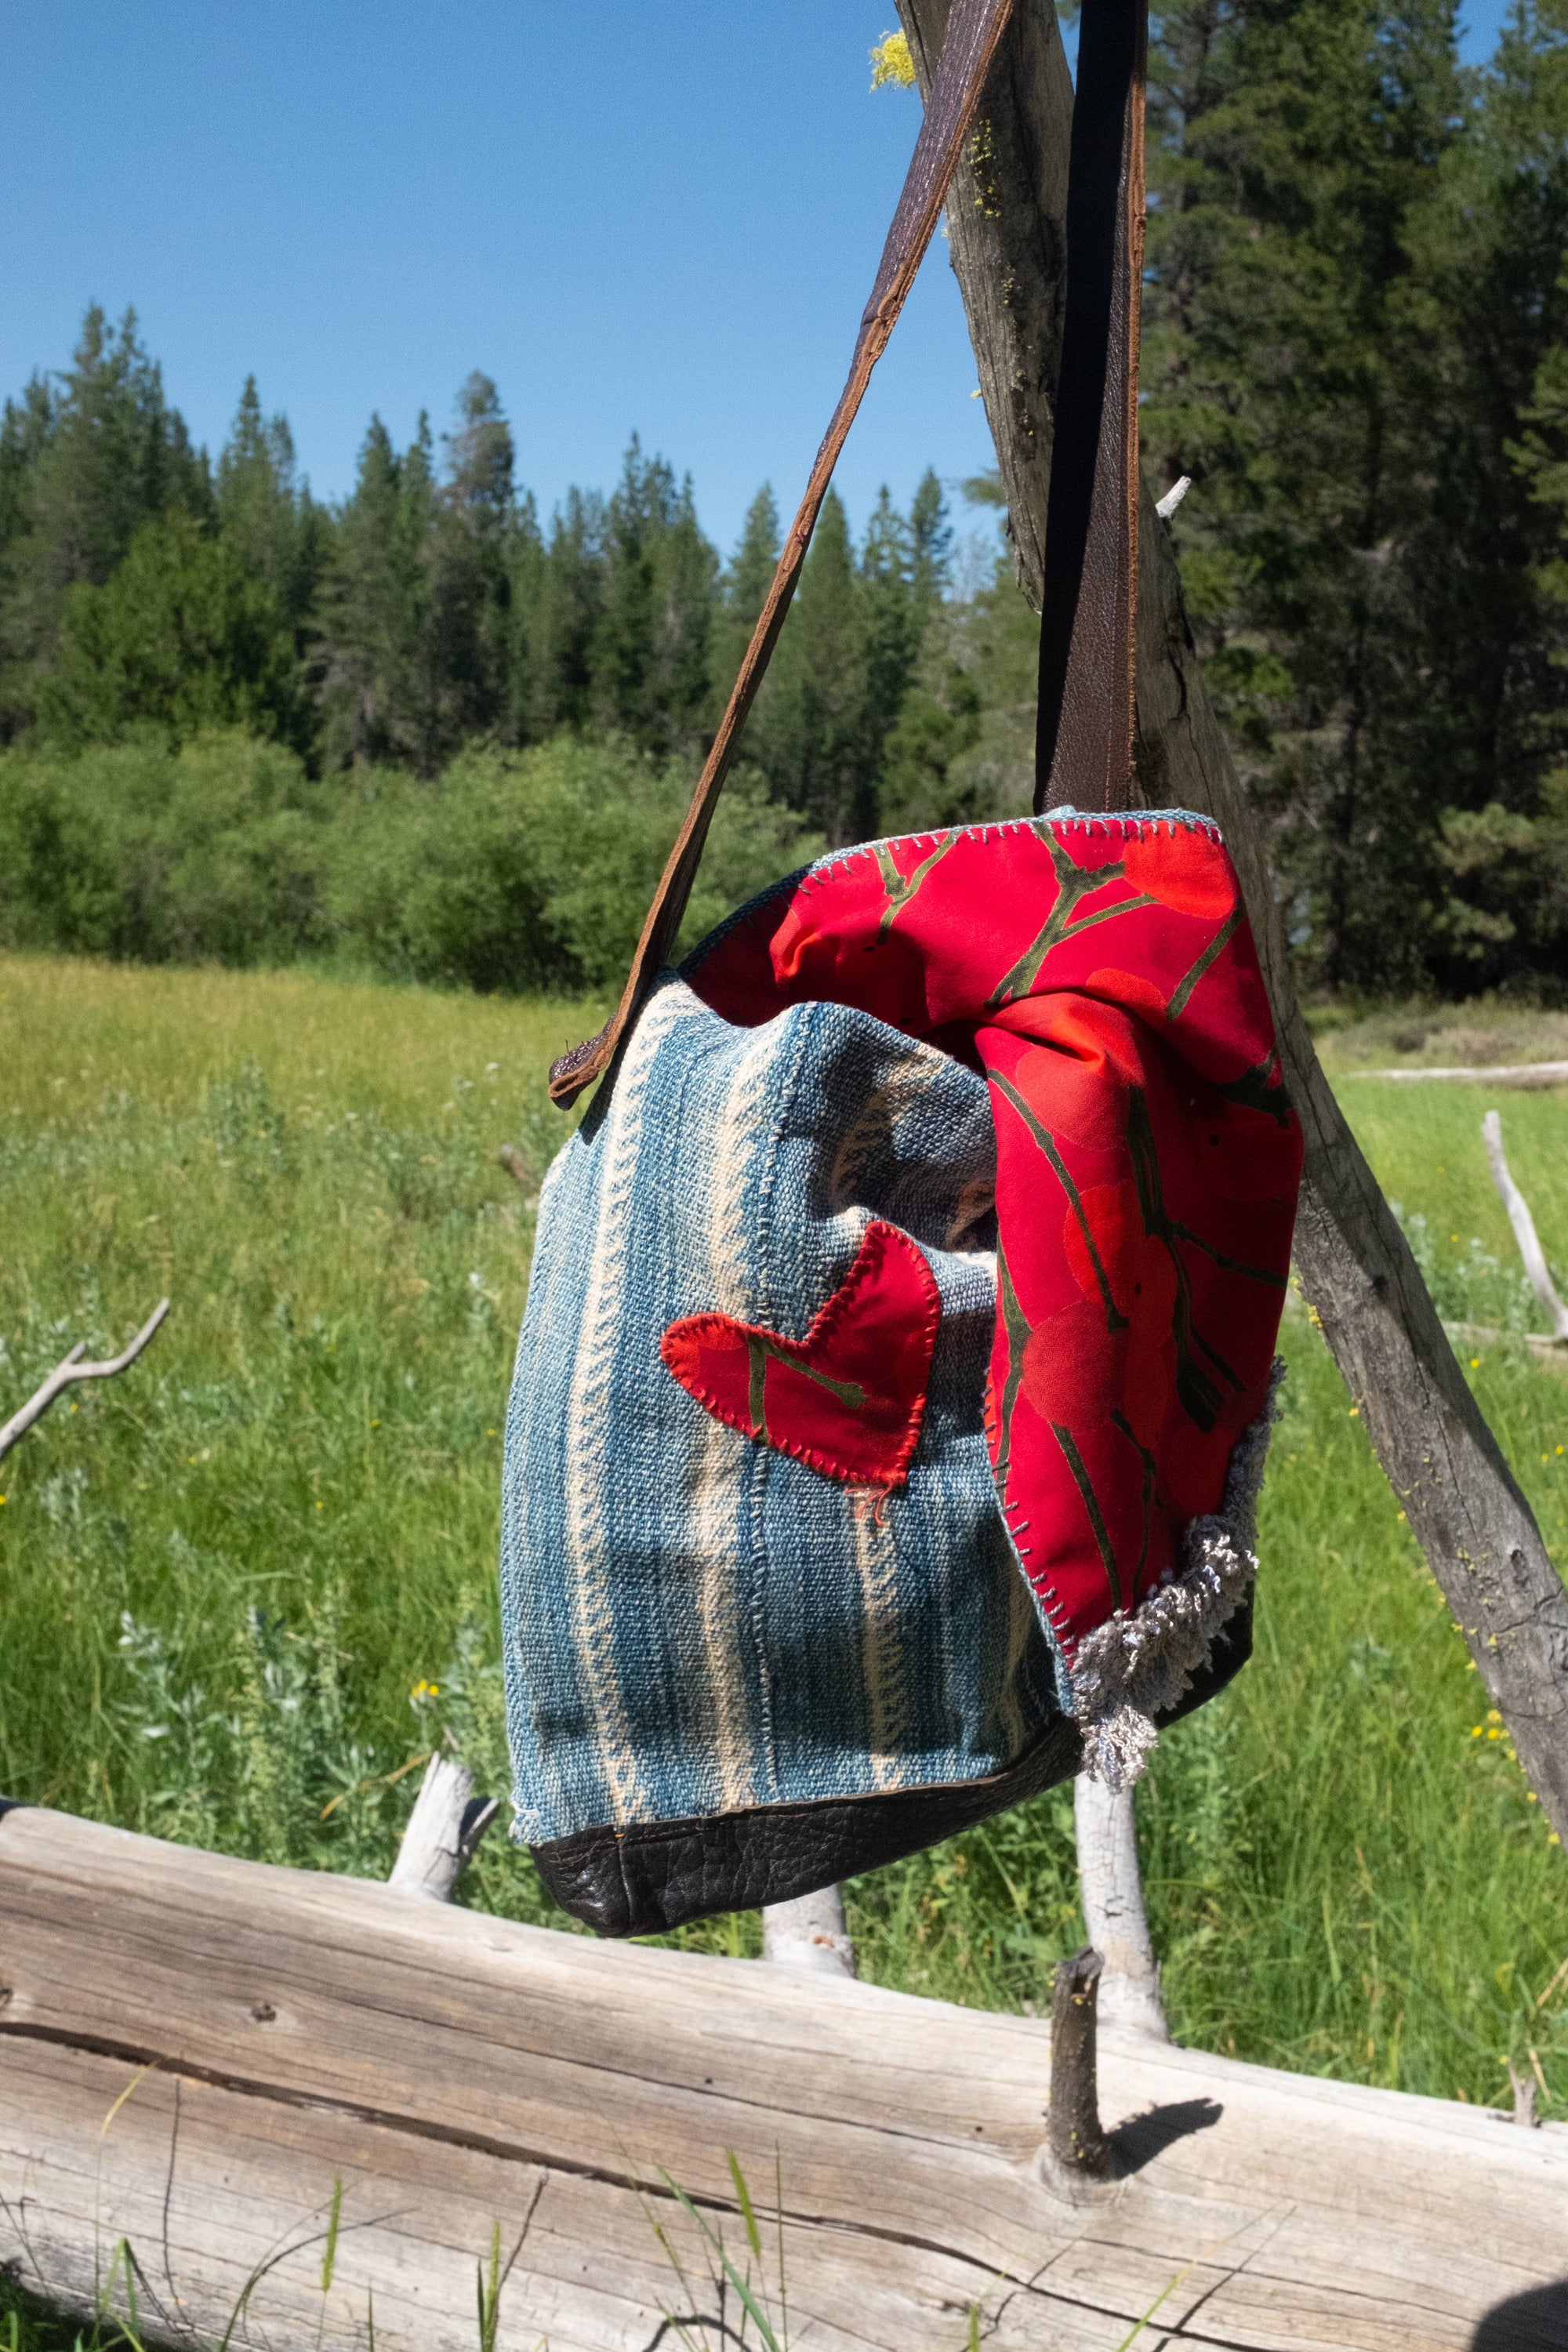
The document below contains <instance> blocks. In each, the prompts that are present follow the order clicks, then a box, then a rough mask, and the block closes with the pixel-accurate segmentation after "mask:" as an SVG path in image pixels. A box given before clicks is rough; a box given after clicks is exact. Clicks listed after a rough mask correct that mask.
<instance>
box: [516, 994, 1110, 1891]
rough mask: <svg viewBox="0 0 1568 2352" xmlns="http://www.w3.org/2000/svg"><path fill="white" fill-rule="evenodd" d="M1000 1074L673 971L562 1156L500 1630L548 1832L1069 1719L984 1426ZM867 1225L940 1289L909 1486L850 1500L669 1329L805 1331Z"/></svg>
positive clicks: (985, 1765)
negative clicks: (755, 1020)
mask: <svg viewBox="0 0 1568 2352" xmlns="http://www.w3.org/2000/svg"><path fill="white" fill-rule="evenodd" d="M994 1172H995V1143H994V1129H993V1121H992V1113H991V1107H990V1101H989V1097H988V1094H987V1090H986V1087H985V1085H984V1080H983V1079H982V1078H981V1077H980V1076H978V1075H976V1074H975V1073H974V1072H973V1071H971V1070H969V1069H966V1068H964V1067H963V1066H962V1065H961V1064H960V1063H958V1062H957V1061H955V1060H953V1059H952V1057H951V1056H950V1055H946V1054H943V1053H941V1052H939V1051H938V1050H937V1049H936V1048H934V1047H932V1046H929V1045H922V1044H921V1043H919V1042H917V1041H915V1040H912V1039H910V1038H909V1037H906V1036H904V1035H902V1034H900V1032H899V1031H897V1030H894V1029H891V1028H889V1027H888V1026H886V1025H885V1024H883V1023H881V1022H879V1021H877V1020H875V1019H873V1018H871V1017H870V1016H869V1015H868V1014H866V1013H860V1012H858V1011H855V1010H853V1009H851V1008H848V1007H846V1006H843V1005H837V1004H833V1003H806V1004H802V1005H799V1006H797V1007H795V1008H794V1009H792V1010H790V1011H787V1012H784V1013H780V1014H779V1015H778V1016H777V1017H776V1018H774V1019H773V1020H770V1021H768V1022H766V1023H764V1024H762V1025H761V1026H759V1027H756V1028H751V1029H747V1028H737V1027H735V1026H733V1025H731V1024H730V1023H728V1022H726V1021H724V1020H722V1019H721V1018H720V1017H719V1015H717V1014H716V1013H712V1012H710V1010H709V1009H708V1007H707V1006H706V1005H704V1004H703V1003H701V1002H700V999H699V998H698V997H697V995H696V994H695V993H694V992H693V991H692V990H691V989H690V988H689V986H688V985H687V984H686V982H684V981H682V980H680V979H679V978H678V977H676V976H674V975H670V976H668V977H666V978H665V979H664V980H663V981H662V982H661V983H660V985H659V987H658V991H657V992H656V993H655V994H654V995H653V996H652V997H651V998H650V1000H649V1002H648V1003H647V1006H646V1007H645V1009H644V1011H643V1013H642V1014H641V1017H640V1019H639V1021H638V1022H637V1027H636V1029H635V1031H634V1033H633V1034H632V1036H631V1039H630V1042H629V1045H628V1046H627V1049H626V1055H625V1059H624V1061H623V1063H622V1066H621V1067H620V1069H619V1071H618V1073H617V1075H616V1078H615V1081H614V1085H613V1087H612V1088H611V1089H610V1090H609V1092H608V1096H607V1098H605V1096H604V1090H603V1089H602V1090H601V1099H600V1100H599V1101H597V1102H596V1103H595V1106H594V1108H593V1109H592V1110H591V1111H590V1113H589V1115H588V1117H587V1118H586V1119H585V1120H584V1124H583V1126H582V1128H581V1129H579V1131H578V1132H577V1133H576V1134H575V1135H574V1137H573V1139H572V1140H571V1141H570V1142H569V1143H568V1144H567V1146H566V1148H565V1150H563V1152H562V1153H561V1154H560V1156H559V1157H558V1158H557V1160H555V1162H554V1164H553V1165H552V1168H551V1170H550V1172H549V1175H548V1177H547V1178H546V1180H545V1183H544V1186H543V1189H542V1192H541V1196H540V1204H539V1225H538V1240H537V1244H536V1249H535V1254H534V1260H533V1271H532V1276H531V1284H530V1289H529V1297H528V1307H527V1313H526V1315H525V1317H524V1320H523V1326H522V1334H521V1339H520V1342H519V1346H518V1353H517V1370H516V1377H515V1381H514V1384H513V1388H512V1394H511V1402H510V1410H509V1413H508V1418H507V1433H506V1471H505V1516H504V1530H503V1538H502V1629H503V1639H504V1644H505V1661H506V1678H507V1701H508V1715H509V1719H510V1737H511V1744H512V1759H513V1766H514V1770H515V1778H516V1808H517V1822H516V1832H515V1833H516V1834H517V1836H518V1837H519V1838H521V1839H522V1840H525V1841H526V1842H528V1843H531V1844H541V1843H547V1842H549V1841H551V1840H553V1839H557V1838H563V1837H568V1836H571V1835H573V1834H574V1832H581V1831H584V1830H587V1829H590V1828H594V1827H597V1826H599V1825H609V1826H614V1827H622V1826H625V1825H628V1824H633V1823H642V1822H658V1821H668V1820H672V1819H684V1818H686V1817H689V1816H710V1815H714V1814H719V1813H725V1812H729V1811H733V1810H735V1809H737V1808H746V1807H752V1806H758V1805H769V1804H774V1803H783V1802H800V1801H810V1800H814V1799H821V1798H828V1797H842V1796H858V1795H874V1794H877V1793H879V1792H884V1791H890V1790H900V1789H907V1788H917V1787H921V1786H922V1785H926V1784H930V1783H931V1782H953V1781H968V1780H978V1779H981V1778H984V1777H985V1776H988V1775H991V1774H993V1773H995V1772H997V1771H1000V1770H1002V1769H1005V1767H1006V1766H1008V1765H1009V1764H1010V1763H1012V1762H1013V1761H1014V1760H1015V1759H1016V1758H1017V1757H1018V1756H1019V1754H1020V1753H1021V1752H1022V1751H1023V1750H1024V1748H1026V1746H1027V1744H1028V1743H1029V1742H1030V1741H1031V1740H1032V1739H1033V1738H1035V1737H1036V1736H1037V1734H1038V1732H1039V1731H1040V1729H1041V1727H1042V1726H1044V1725H1046V1724H1047V1723H1048V1722H1050V1721H1051V1720H1053V1719H1055V1718H1056V1717H1058V1716H1060V1715H1061V1714H1063V1713H1065V1712H1068V1711H1069V1708H1068V1690H1067V1683H1066V1676H1065V1672H1064V1671H1063V1669H1062V1667H1061V1664H1060V1661H1059V1658H1058V1655H1057V1654H1056V1653H1055V1652H1054V1650H1053V1647H1052V1646H1051V1643H1050V1640H1049V1637H1048V1636H1047V1633H1045V1631H1044V1630H1043V1629H1042V1626H1041V1622H1040V1620H1039V1617H1038V1615H1037V1611H1036V1608H1035V1605H1034V1602H1033V1600H1032V1599H1031V1597H1030V1594H1029V1592H1028V1591H1027V1589H1026V1585H1025V1583H1024V1580H1023V1578H1022V1577H1021V1575H1020V1573H1019V1571H1018V1568H1017V1565H1016V1561H1015V1559H1014V1557H1013V1554H1012V1551H1011V1549H1010V1546H1009V1544H1008V1541H1007V1538H1006V1534H1005V1529H1004V1527H1003V1523H1002V1518H1001V1515H1000V1512H999V1509H998V1506H997V1499H996V1492H995V1487H994V1484H993V1480H992V1473H991V1465H990V1462H989V1459H988V1457H987V1453H986V1444H985V1436H984V1428H983V1421H982V1415H983V1407H984V1392H985V1380H986V1369H987V1364H988V1360H989V1357H990V1352H991V1347H992V1338H993V1326H994V1313H995V1260H994V1254H993V1248H994V1225H992V1224H991V1223H990V1222H989V1218H990V1212H991V1204H992V1199H993V1192H994ZM873 1217H880V1218H886V1219H888V1220H889V1222H890V1223H894V1224H896V1225H899V1226H900V1227H901V1228H902V1229H903V1230H904V1232H905V1233H907V1234H910V1237H911V1238H912V1239H913V1240H914V1241H915V1242H916V1243H918V1244H919V1245H920V1246H921V1249H922V1250H923V1251H924V1253H925V1255H926V1257H927V1259H928V1261H929V1263H930V1265H931V1270H932V1273H933V1274H934V1276H935V1278H936V1281H937V1284H938V1286H939V1288H940V1291H941V1296H942V1322H941V1326H940V1328H939V1332H938V1337H937V1342H936V1352H935V1356H934V1359H933V1361H932V1366H931V1385H930V1391H929V1402H928V1405H927V1410H926V1414H925V1420H924V1423H923V1427H922V1431H921V1440H920V1444H919V1449H918V1451H917V1453H916V1454H915V1456H914V1459H913V1462H912V1464H911V1465H910V1475H909V1481H908V1485H907V1486H905V1487H904V1488H902V1489H900V1490H899V1491H898V1492H896V1493H895V1494H893V1495H892V1496H882V1497H880V1498H879V1497H878V1496H874V1495H868V1494H863V1493H857V1492H855V1491H853V1490H852V1489H849V1488H847V1487H846V1486H841V1485H839V1484H837V1483H836V1482H835V1481H834V1480H832V1479H829V1478H826V1477H823V1476H822V1475H819V1474H818V1473H817V1472H816V1471H814V1470H812V1469H809V1468H807V1467H806V1466H805V1465H803V1464H802V1463H799V1462H797V1461H795V1460H794V1459H793V1458H792V1457H791V1456H790V1455H788V1454H784V1453H781V1452H778V1451H775V1450H774V1449H773V1448H772V1447H769V1446H767V1445H763V1444H757V1443H755V1442H753V1441H752V1439H751V1438H750V1437H748V1436H746V1435H745V1434H743V1433H741V1432H739V1431H737V1430H735V1429H731V1428H730V1427H728V1426H726V1425H725V1424H724V1423H722V1422H721V1421H719V1420H717V1419H715V1418H714V1417H713V1416H711V1415H710V1414H709V1413H708V1412H704V1411H703V1409H702V1408H701V1406H700V1404H698V1403H697V1402H696V1401H695V1400H694V1399H693V1398H692V1397H691V1396H690V1395H689V1394H688V1393H687V1392H686V1391H684V1390H683V1389H682V1388H681V1387H680V1386H679V1383H678V1382H677V1381H675V1380H674V1379H673V1378H672V1377H671V1375H670V1373H669V1372H668V1370H667V1369H666V1367H665V1365H664V1363H663V1362H662V1361H661V1360H660V1355H659V1342H660V1340H661V1339H662V1337H663V1335H664V1332H665V1330H666V1328H668V1325H669V1324H670V1323H672V1322H674V1321H676V1320H677V1319H678V1318H682V1317H686V1316H691V1315H699V1314H702V1313H704V1312H707V1311H717V1312H719V1313H721V1314H724V1315H729V1316H732V1317H735V1318H739V1319H740V1320H742V1321H744V1322H748V1323H758V1324H763V1325H766V1326H768V1327H770V1328H773V1329H776V1330H779V1331H782V1332H784V1334H786V1335H787V1336H790V1337H792V1338H802V1337H804V1335H805V1328H806V1327H807V1325H808V1324H809V1322H810V1320H811V1318H812V1316H813V1315H814V1314H815V1313H816V1310H817V1308H818V1307H821V1306H822V1305H823V1303H824V1302H825V1301H826V1299H827V1298H828V1297H830V1295H831V1294H832V1293H833V1292H834V1291H835V1290H836V1289H837V1286H839V1284H840V1283H841V1282H842V1281H843V1279H844V1277H845V1276H846V1275H847V1272H848V1269H849V1267H850V1265H851V1264H852V1263H853V1261H854V1259H855V1256H856V1254H857V1252H858V1248H859V1245H860V1243H861V1239H862V1237H863V1235H864V1234H865V1231H866V1227H867V1225H868V1223H869V1221H870V1220H871V1219H872V1218H873Z"/></svg>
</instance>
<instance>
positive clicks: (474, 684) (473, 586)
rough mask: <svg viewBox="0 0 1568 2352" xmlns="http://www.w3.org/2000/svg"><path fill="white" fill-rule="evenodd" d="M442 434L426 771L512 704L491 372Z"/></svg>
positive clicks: (506, 466) (502, 485)
mask: <svg viewBox="0 0 1568 2352" xmlns="http://www.w3.org/2000/svg"><path fill="white" fill-rule="evenodd" d="M443 439H444V446H445V447H446V451H447V478H446V480H445V481H444V483H443V484H442V485H441V487H440V489H439V490H438V491H437V494H436V496H435V498H434V499H433V501H432V503H431V506H430V510H429V512H430V526H429V538H428V541H427V545H426V566H427V570H428V575H429V599H428V603H427V604H426V611H425V615H424V625H423V627H422V630H421V633H420V643H419V662H418V667H419V675H420V680H421V700H422V703H423V705H424V708H425V709H426V712H427V713H428V720H427V724H428V726H429V729H430V735H429V740H428V741H427V742H426V746H425V747H424V751H423V753H422V757H421V761H420V766H421V769H422V771H423V772H433V771H434V770H435V769H436V768H437V767H439V766H441V765H443V764H444V762H445V761H447V760H448V759H450V758H451V757H452V755H453V753H454V752H456V751H459V750H460V749H461V748H462V746H463V744H464V743H466V742H468V740H471V739H472V738H474V737H476V736H479V735H484V734H489V733H491V732H492V731H493V730H495V729H496V727H497V725H498V722H499V721H500V719H501V717H502V715H503V713H504V712H505V710H506V709H507V706H508V686H509V681H508V666H509V660H510V654H511V650H512V630H511V614H510V601H511V574H510V554H511V549H510V536H511V531H512V528H513V524H514V521H515V509H514V500H513V488H512V466H513V453H512V439H511V428H510V425H508V424H507V421H506V417H505V415H504V414H503V412H502V409H501V405H500V395H499V394H498V393H497V391H496V387H495V385H494V384H493V383H491V381H490V379H489V376H487V375H480V374H479V373H474V374H473V375H470V376H469V378H468V382H467V383H465V384H464V386H463V388H462V390H461V391H460V392H459V394H458V425H457V429H456V431H455V432H452V433H448V434H447V435H445V436H443Z"/></svg>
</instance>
